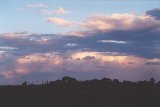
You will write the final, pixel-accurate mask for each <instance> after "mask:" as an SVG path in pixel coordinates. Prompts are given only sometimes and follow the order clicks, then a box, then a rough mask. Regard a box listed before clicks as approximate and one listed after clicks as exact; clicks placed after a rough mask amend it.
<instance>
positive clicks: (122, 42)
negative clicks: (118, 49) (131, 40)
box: [98, 40, 127, 44]
mask: <svg viewBox="0 0 160 107" xmlns="http://www.w3.org/2000/svg"><path fill="white" fill-rule="evenodd" d="M98 42H103V43H118V44H126V43H127V42H125V41H116V40H99V41H98Z"/></svg>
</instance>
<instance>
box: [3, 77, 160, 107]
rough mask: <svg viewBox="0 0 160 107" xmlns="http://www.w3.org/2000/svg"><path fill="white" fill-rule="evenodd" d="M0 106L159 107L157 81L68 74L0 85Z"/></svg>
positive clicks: (159, 87) (159, 83)
mask: <svg viewBox="0 0 160 107" xmlns="http://www.w3.org/2000/svg"><path fill="white" fill-rule="evenodd" d="M37 83H38V81H37ZM0 107H160V82H156V81H155V79H154V78H151V79H150V80H149V81H146V80H145V81H138V82H131V81H122V82H121V81H119V80H118V79H113V80H112V79H109V78H103V79H101V80H98V79H92V80H85V81H78V80H76V79H75V78H72V77H68V76H65V77H63V78H62V79H61V80H55V81H48V80H47V81H46V82H45V81H43V80H42V84H33V83H32V84H29V82H27V81H25V82H23V83H22V84H21V85H15V86H12V85H8V86H1V87H0Z"/></svg>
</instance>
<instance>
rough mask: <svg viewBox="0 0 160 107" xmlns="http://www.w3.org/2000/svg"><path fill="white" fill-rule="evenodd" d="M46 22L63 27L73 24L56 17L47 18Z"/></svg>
mask: <svg viewBox="0 0 160 107" xmlns="http://www.w3.org/2000/svg"><path fill="white" fill-rule="evenodd" d="M47 21H48V22H50V23H53V24H57V25H60V26H64V27H68V26H71V25H73V24H74V22H72V21H68V20H65V19H62V18H57V17H52V18H48V19H47Z"/></svg>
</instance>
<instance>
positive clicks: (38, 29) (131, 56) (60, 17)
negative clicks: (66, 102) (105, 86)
mask: <svg viewBox="0 0 160 107" xmlns="http://www.w3.org/2000/svg"><path fill="white" fill-rule="evenodd" d="M159 4H160V1H159V0H57V1H53V0H0V84H18V83H21V82H23V81H25V80H26V81H36V80H55V79H59V78H61V77H63V76H71V77H74V78H77V79H80V80H86V79H93V78H98V79H99V78H103V77H108V78H112V79H114V78H116V79H120V80H130V81H138V80H148V79H150V78H152V77H154V78H155V79H156V80H160V5H159Z"/></svg>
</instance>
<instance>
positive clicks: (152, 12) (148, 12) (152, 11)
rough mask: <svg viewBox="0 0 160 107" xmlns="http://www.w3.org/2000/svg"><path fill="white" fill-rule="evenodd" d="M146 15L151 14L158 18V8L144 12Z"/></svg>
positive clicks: (159, 15) (159, 11)
mask: <svg viewBox="0 0 160 107" xmlns="http://www.w3.org/2000/svg"><path fill="white" fill-rule="evenodd" d="M146 14H147V15H151V16H153V17H155V18H156V19H158V20H159V19H160V8H156V9H152V10H149V11H147V12H146Z"/></svg>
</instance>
